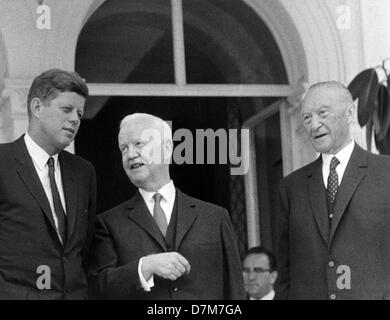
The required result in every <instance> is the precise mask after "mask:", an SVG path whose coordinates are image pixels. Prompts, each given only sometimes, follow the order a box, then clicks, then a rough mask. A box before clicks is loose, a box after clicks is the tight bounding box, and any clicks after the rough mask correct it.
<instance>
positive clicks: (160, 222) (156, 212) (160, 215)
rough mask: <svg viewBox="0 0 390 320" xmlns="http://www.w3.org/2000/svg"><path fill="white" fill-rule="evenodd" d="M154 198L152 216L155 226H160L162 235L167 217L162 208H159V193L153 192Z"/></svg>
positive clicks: (165, 229) (166, 225) (160, 196)
mask: <svg viewBox="0 0 390 320" xmlns="http://www.w3.org/2000/svg"><path fill="white" fill-rule="evenodd" d="M153 199H154V208H153V218H154V220H155V221H156V223H157V226H158V227H159V228H160V230H161V233H162V234H163V235H164V237H165V234H166V233H167V228H168V223H167V217H166V216H165V213H164V211H163V209H161V205H160V201H161V199H162V195H161V194H159V193H155V194H154V196H153Z"/></svg>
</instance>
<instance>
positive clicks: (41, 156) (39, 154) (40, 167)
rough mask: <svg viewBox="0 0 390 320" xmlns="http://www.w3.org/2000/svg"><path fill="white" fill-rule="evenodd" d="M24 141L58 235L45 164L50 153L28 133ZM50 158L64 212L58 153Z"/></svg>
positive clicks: (47, 170) (47, 168) (47, 169)
mask: <svg viewBox="0 0 390 320" xmlns="http://www.w3.org/2000/svg"><path fill="white" fill-rule="evenodd" d="M24 142H25V143H26V147H27V151H28V153H29V155H30V157H31V159H32V162H33V164H34V168H35V170H36V172H37V174H38V177H39V180H40V181H41V183H42V186H43V189H44V190H45V194H46V197H47V199H48V200H49V204H50V209H51V212H52V215H53V219H54V223H55V226H56V229H57V234H58V236H59V229H58V219H57V216H56V215H55V214H54V212H55V211H54V202H53V194H52V192H51V187H50V179H49V167H48V165H47V161H48V160H49V158H50V155H49V154H48V153H47V152H46V151H45V150H43V149H42V148H41V147H40V146H39V145H38V144H37V143H36V142H35V141H34V140H33V139H32V138H31V137H30V135H29V134H28V133H26V134H25V135H24ZM52 158H53V159H54V179H55V180H56V184H57V188H58V192H59V194H60V198H61V203H62V207H63V208H64V212H65V214H66V206H65V195H64V188H63V186H62V178H61V168H60V163H59V161H58V153H57V154H55V155H53V156H52ZM59 237H60V236H59ZM60 240H61V237H60Z"/></svg>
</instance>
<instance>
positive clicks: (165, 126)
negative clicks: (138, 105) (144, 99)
mask: <svg viewBox="0 0 390 320" xmlns="http://www.w3.org/2000/svg"><path fill="white" fill-rule="evenodd" d="M137 119H148V120H150V121H152V122H153V125H154V126H155V127H156V128H159V127H161V128H162V130H163V132H164V137H165V138H167V139H168V140H170V141H172V129H171V127H170V126H169V124H168V123H167V122H166V121H164V120H163V119H161V118H159V117H156V116H154V115H152V114H148V113H133V114H130V115H128V116H126V117H124V118H123V119H122V121H121V122H120V124H119V131H120V130H121V129H122V127H123V125H124V124H126V123H127V122H130V121H133V120H137Z"/></svg>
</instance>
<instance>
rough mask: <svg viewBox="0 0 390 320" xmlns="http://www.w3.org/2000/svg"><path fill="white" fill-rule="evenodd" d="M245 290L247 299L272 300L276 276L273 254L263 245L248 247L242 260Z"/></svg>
mask: <svg viewBox="0 0 390 320" xmlns="http://www.w3.org/2000/svg"><path fill="white" fill-rule="evenodd" d="M242 272H243V276H244V286H245V291H246V293H247V295H248V298H249V300H273V299H274V297H275V291H274V284H275V281H276V279H277V278H278V271H277V265H276V259H275V256H274V254H273V253H272V252H271V251H270V250H268V249H266V248H264V247H253V248H250V249H249V250H248V252H247V254H246V257H245V259H244V262H243V266H242Z"/></svg>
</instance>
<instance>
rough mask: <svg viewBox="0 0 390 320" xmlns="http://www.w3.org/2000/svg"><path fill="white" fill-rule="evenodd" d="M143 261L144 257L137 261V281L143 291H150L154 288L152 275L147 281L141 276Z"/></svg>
mask: <svg viewBox="0 0 390 320" xmlns="http://www.w3.org/2000/svg"><path fill="white" fill-rule="evenodd" d="M143 259H144V257H142V258H141V259H139V262H138V276H139V280H140V282H141V285H142V288H143V289H144V290H145V291H150V289H151V288H152V287H154V276H153V275H152V276H151V277H150V279H149V280H145V278H144V276H143V275H142V271H141V270H142V261H143Z"/></svg>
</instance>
